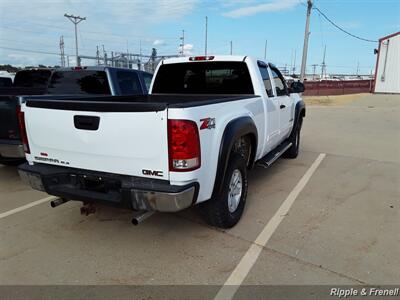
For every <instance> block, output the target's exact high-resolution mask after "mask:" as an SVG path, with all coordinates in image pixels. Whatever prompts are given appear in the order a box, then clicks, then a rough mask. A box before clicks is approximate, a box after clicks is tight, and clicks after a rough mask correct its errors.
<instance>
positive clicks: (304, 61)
mask: <svg viewBox="0 0 400 300" xmlns="http://www.w3.org/2000/svg"><path fill="white" fill-rule="evenodd" d="M312 5H313V2H312V0H307V19H306V28H305V31H304V45H303V58H302V60H301V73H300V81H301V82H303V81H304V78H305V76H306V65H307V51H308V38H309V36H310V16H311V9H312Z"/></svg>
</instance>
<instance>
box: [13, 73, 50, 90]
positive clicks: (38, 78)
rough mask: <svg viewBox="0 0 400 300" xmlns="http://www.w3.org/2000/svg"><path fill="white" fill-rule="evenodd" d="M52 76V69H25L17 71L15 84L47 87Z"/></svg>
mask: <svg viewBox="0 0 400 300" xmlns="http://www.w3.org/2000/svg"><path fill="white" fill-rule="evenodd" d="M50 76H51V70H23V71H19V72H17V74H16V75H15V78H14V86H17V87H28V88H46V87H47V85H48V83H49V79H50Z"/></svg>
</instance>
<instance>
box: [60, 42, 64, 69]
mask: <svg viewBox="0 0 400 300" xmlns="http://www.w3.org/2000/svg"><path fill="white" fill-rule="evenodd" d="M60 55H61V67H65V53H64V36H61V37H60Z"/></svg>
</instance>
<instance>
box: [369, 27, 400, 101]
mask: <svg viewBox="0 0 400 300" xmlns="http://www.w3.org/2000/svg"><path fill="white" fill-rule="evenodd" d="M375 93H396V94H397V93H400V31H399V32H396V33H393V34H391V35H388V36H385V37H383V38H381V39H379V48H378V55H377V59H376V67H375Z"/></svg>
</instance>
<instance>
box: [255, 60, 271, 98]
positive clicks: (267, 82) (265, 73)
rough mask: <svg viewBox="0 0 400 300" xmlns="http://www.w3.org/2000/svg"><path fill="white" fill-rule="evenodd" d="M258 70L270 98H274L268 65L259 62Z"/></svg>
mask: <svg viewBox="0 0 400 300" xmlns="http://www.w3.org/2000/svg"><path fill="white" fill-rule="evenodd" d="M258 69H259V70H260V73H261V77H262V80H263V81H264V87H265V91H266V92H267V95H268V97H273V96H274V93H273V92H272V85H271V78H270V77H269V73H268V69H267V65H266V64H265V63H263V62H261V61H259V62H258Z"/></svg>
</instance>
